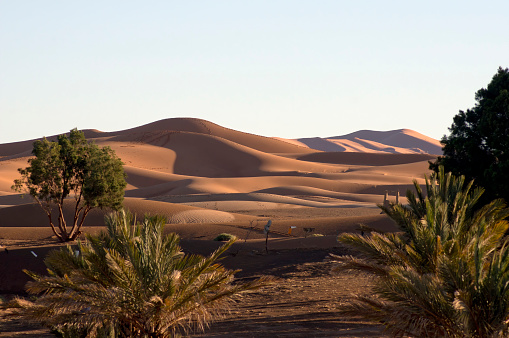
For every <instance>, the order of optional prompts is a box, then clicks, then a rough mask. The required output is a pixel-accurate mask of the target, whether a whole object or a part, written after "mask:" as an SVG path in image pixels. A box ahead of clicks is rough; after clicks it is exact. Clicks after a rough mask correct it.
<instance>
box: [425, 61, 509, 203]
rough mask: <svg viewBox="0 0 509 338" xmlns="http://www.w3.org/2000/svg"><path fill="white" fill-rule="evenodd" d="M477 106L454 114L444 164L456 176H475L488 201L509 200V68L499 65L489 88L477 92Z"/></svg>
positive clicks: (445, 141)
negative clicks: (484, 190) (496, 199)
mask: <svg viewBox="0 0 509 338" xmlns="http://www.w3.org/2000/svg"><path fill="white" fill-rule="evenodd" d="M475 100H476V102H477V103H476V105H475V107H473V108H472V109H467V111H466V112H464V111H461V110H460V112H459V114H457V115H456V116H455V117H454V122H453V124H452V126H451V127H450V128H449V131H450V135H449V136H444V137H443V138H442V143H443V145H444V146H443V153H444V156H441V157H439V158H438V159H437V161H436V162H435V163H431V164H430V169H432V170H434V171H437V170H438V167H439V166H440V165H443V166H444V167H445V170H446V171H451V172H453V173H454V174H455V175H465V176H466V177H467V179H475V182H476V185H478V186H482V187H484V188H485V189H486V194H485V195H484V197H485V200H486V201H488V200H492V199H495V198H505V199H506V200H509V175H507V173H508V172H509V151H508V150H509V69H508V68H506V69H503V68H499V69H498V71H497V73H496V74H495V75H494V76H493V79H492V80H491V82H490V83H489V84H488V87H487V88H482V89H480V90H479V91H477V93H476V94H475Z"/></svg>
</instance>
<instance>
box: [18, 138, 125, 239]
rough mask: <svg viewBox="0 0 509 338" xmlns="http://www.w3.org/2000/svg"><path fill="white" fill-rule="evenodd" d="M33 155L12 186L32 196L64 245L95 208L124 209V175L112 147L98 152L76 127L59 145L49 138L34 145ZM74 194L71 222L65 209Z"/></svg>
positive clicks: (96, 147) (60, 139) (78, 230)
mask: <svg viewBox="0 0 509 338" xmlns="http://www.w3.org/2000/svg"><path fill="white" fill-rule="evenodd" d="M32 154H33V155H34V156H35V157H33V158H31V159H29V160H28V163H29V166H28V167H26V168H24V169H23V168H19V169H18V171H19V173H20V174H21V178H20V179H17V180H15V181H14V185H13V186H12V188H13V189H14V190H16V191H18V192H23V193H28V194H30V196H32V197H33V198H34V200H35V201H36V202H37V203H38V204H39V205H40V206H41V207H42V209H43V210H44V212H45V213H46V215H47V216H48V220H49V223H50V226H51V229H52V230H53V232H54V233H55V235H56V236H57V238H58V239H59V240H61V241H62V242H66V241H72V240H74V239H75V238H76V237H77V236H78V235H79V234H80V228H81V226H82V225H83V222H84V221H85V218H86V216H87V214H88V213H89V212H90V210H92V209H93V208H97V207H99V208H101V209H102V208H111V209H114V210H117V209H119V208H120V207H121V206H122V202H123V200H124V188H125V186H126V181H125V177H126V175H125V173H124V170H123V168H122V161H121V160H120V159H119V158H118V157H117V156H116V155H115V152H114V151H113V150H112V149H111V148H109V147H103V148H99V147H98V146H97V145H95V144H93V143H90V142H87V140H86V139H85V135H84V134H83V133H82V132H80V131H78V130H77V129H73V130H71V132H70V133H69V136H66V135H60V136H58V139H57V141H56V142H51V141H48V140H47V139H46V138H43V139H42V140H38V141H35V142H34V147H33V150H32ZM70 196H71V197H74V212H73V216H72V219H71V220H70V222H69V221H67V220H66V219H65V217H64V208H63V206H64V203H65V202H66V200H67V199H68V197H70ZM55 220H57V221H56V222H55Z"/></svg>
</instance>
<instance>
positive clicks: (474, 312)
mask: <svg viewBox="0 0 509 338" xmlns="http://www.w3.org/2000/svg"><path fill="white" fill-rule="evenodd" d="M414 186H415V189H416V193H414V192H412V191H408V192H407V198H408V201H409V205H408V206H403V205H401V204H392V205H390V206H388V207H384V206H380V207H381V208H382V210H383V212H384V213H386V214H387V215H388V216H389V217H390V218H391V219H393V220H394V221H395V222H396V224H397V226H398V227H399V229H400V230H401V232H398V233H386V234H380V233H372V234H371V235H370V236H359V235H356V234H343V235H340V236H339V237H338V240H339V241H340V242H342V243H344V244H347V245H349V246H351V247H353V248H355V249H357V250H358V251H359V252H360V253H361V256H360V258H355V257H351V256H350V257H338V256H335V257H336V259H337V260H339V261H340V262H341V266H340V269H356V270H362V271H367V272H370V273H373V274H374V275H375V276H376V279H375V286H374V289H373V290H374V293H375V294H376V297H375V298H369V297H358V298H357V299H356V301H354V302H353V303H351V304H350V305H349V306H348V307H347V308H346V309H345V310H344V312H346V313H355V314H361V315H363V316H364V317H365V318H367V319H369V320H373V321H376V322H379V323H382V324H383V325H385V327H386V328H387V330H388V331H389V332H391V333H393V334H394V335H396V336H416V337H494V336H507V335H508V334H509V245H508V244H509V243H508V240H507V239H506V238H505V237H504V234H505V232H506V231H507V230H508V229H509V223H508V222H507V221H506V220H505V218H506V217H507V216H508V215H509V210H508V209H506V207H505V204H504V203H503V201H502V200H494V201H492V202H491V203H489V204H486V205H484V206H482V207H480V208H479V207H478V206H477V205H476V204H477V201H478V200H479V199H480V198H481V195H482V193H483V191H482V189H481V188H473V186H472V182H470V183H468V184H465V178H464V177H463V176H461V177H455V176H453V175H452V174H451V173H447V174H445V173H444V168H443V167H440V168H439V170H438V173H434V174H432V175H431V176H430V177H429V178H428V177H426V194H424V193H423V191H422V189H421V187H420V186H419V184H418V183H417V182H416V181H414Z"/></svg>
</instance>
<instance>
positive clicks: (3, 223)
mask: <svg viewBox="0 0 509 338" xmlns="http://www.w3.org/2000/svg"><path fill="white" fill-rule="evenodd" d="M85 134H86V136H87V138H88V139H90V140H93V141H94V142H95V143H97V144H98V145H99V146H110V147H111V148H112V149H113V150H115V152H116V153H117V155H118V156H119V157H120V158H121V159H122V161H123V162H124V169H125V171H126V173H127V175H128V178H127V181H128V186H127V189H126V199H125V203H124V204H125V207H126V208H129V209H131V210H133V211H134V212H136V213H137V214H138V215H143V214H145V213H150V214H162V215H164V216H166V217H167V219H168V222H169V224H174V225H175V226H177V227H178V226H186V224H195V223H201V224H203V226H207V227H208V230H207V231H209V232H210V233H215V232H216V230H219V229H220V228H214V227H224V226H228V227H232V226H233V227H234V228H235V227H237V226H240V228H239V229H243V228H242V226H243V225H242V224H244V226H245V224H250V222H251V223H252V221H253V219H254V218H257V219H262V220H267V219H268V218H274V219H276V220H278V222H279V224H286V223H284V222H286V221H289V222H290V221H291V220H292V219H293V218H295V217H293V216H295V215H299V219H301V220H302V219H306V220H305V221H302V222H303V224H304V223H305V224H308V225H309V224H312V223H313V219H315V221H316V222H318V221H317V220H318V219H321V221H319V223H320V222H322V224H329V225H328V226H327V227H325V228H324V230H323V231H326V232H327V233H329V234H330V233H337V231H341V229H343V228H342V227H344V226H346V225H345V224H348V229H350V228H352V227H353V225H352V224H353V223H355V222H357V221H359V222H358V223H360V220H357V219H356V218H355V221H352V219H350V220H349V221H348V222H346V219H345V218H344V217H346V216H344V212H345V210H352V212H356V213H358V212H359V210H361V209H362V210H371V211H369V215H371V216H373V217H375V216H374V215H376V219H380V217H382V218H383V216H378V215H379V211H377V209H376V204H377V203H382V202H383V198H384V195H385V193H386V192H387V193H389V195H390V199H391V200H395V195H396V194H398V193H399V194H400V195H401V199H400V200H401V201H402V202H404V198H403V196H404V194H405V192H406V190H407V189H410V188H412V179H418V181H419V182H422V181H423V175H424V174H425V173H427V172H428V161H430V160H434V159H435V155H429V154H436V153H438V150H437V149H440V143H439V142H438V141H436V140H433V139H430V138H428V137H426V136H424V135H421V134H419V133H417V132H414V131H411V130H406V129H402V130H396V131H391V132H373V131H359V132H356V133H352V134H349V135H345V136H338V137H333V138H313V139H298V140H284V139H278V138H269V137H263V136H258V135H253V134H248V133H243V132H241V131H236V130H232V129H228V128H224V127H221V126H219V125H217V124H214V123H212V122H208V121H204V120H199V119H191V118H175V119H166V120H162V121H157V122H154V123H150V124H146V125H143V126H140V127H136V128H132V129H128V130H122V131H116V132H101V131H98V130H92V129H91V130H86V131H85ZM50 138H52V139H54V138H55V136H50ZM32 142H33V140H32V141H26V142H17V143H9V144H1V145H0V241H1V237H2V229H4V230H5V229H10V230H9V231H8V232H9V233H15V231H14V230H13V229H15V228H19V229H26V228H30V227H34V229H35V228H37V227H41V229H42V228H45V227H47V220H46V216H45V215H44V214H43V213H42V211H41V210H40V208H39V207H38V206H37V205H35V204H33V203H32V201H31V200H30V198H25V199H21V198H20V197H19V194H16V193H15V192H13V191H12V190H11V186H12V183H13V180H14V179H15V178H17V177H18V176H19V174H18V172H17V169H18V168H20V167H25V166H26V165H27V160H28V158H29V156H30V153H31V148H32ZM317 149H319V150H317ZM321 150H325V151H321ZM65 212H66V213H67V214H69V213H70V212H71V206H70V205H66V208H65ZM105 212H106V211H102V210H94V211H93V212H92V213H91V214H90V215H89V217H88V218H87V221H86V225H87V226H101V225H104V219H103V218H104V214H105ZM371 216H370V217H371ZM253 217H254V218H253ZM324 217H325V218H327V219H328V220H327V221H324ZM348 217H354V216H352V215H350V214H349V216H348ZM355 217H360V218H362V217H364V216H362V215H360V216H355ZM342 220H343V221H342ZM366 220H367V221H369V220H368V219H366ZM316 222H315V223H316ZM345 222H346V223H345ZM349 222H350V223H349ZM352 222H353V223H352ZM375 223H376V222H375ZM227 224H229V225H227ZM334 224H336V226H334ZM342 224H343V225H342ZM286 225H287V224H286ZM286 225H284V226H282V228H284V227H285V226H286ZM210 227H212V228H210ZM334 227H335V228H334ZM333 228H334V229H333ZM182 229H183V228H181V230H182ZM193 229H195V228H193ZM211 229H212V230H211ZM213 229H216V230H213ZM345 229H346V228H345ZM182 231H184V230H182ZM232 231H234V229H233V230H232ZM281 231H282V230H281ZM184 232H185V231H184ZM3 233H4V234H5V233H7V230H5V231H4V232H3ZM42 234H43V232H41V236H42ZM44 234H47V232H44ZM193 236H194V235H193Z"/></svg>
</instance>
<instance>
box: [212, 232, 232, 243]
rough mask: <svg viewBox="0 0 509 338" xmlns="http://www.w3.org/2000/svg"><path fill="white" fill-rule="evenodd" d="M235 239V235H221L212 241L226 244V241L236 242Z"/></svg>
mask: <svg viewBox="0 0 509 338" xmlns="http://www.w3.org/2000/svg"><path fill="white" fill-rule="evenodd" d="M236 239H237V236H235V235H232V234H227V233H222V234H219V235H217V237H216V238H214V241H219V242H227V241H232V240H236Z"/></svg>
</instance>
